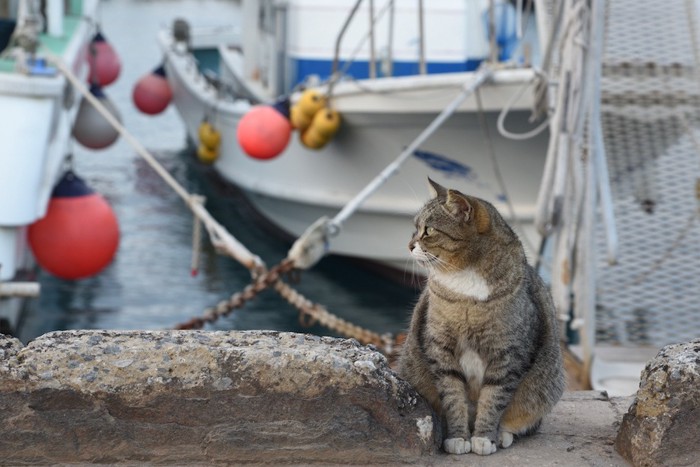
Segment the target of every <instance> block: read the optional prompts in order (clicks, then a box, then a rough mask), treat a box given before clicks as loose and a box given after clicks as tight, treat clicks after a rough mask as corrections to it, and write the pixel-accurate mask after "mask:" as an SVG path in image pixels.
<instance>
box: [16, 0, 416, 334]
mask: <svg viewBox="0 0 700 467" xmlns="http://www.w3.org/2000/svg"><path fill="white" fill-rule="evenodd" d="M237 8H238V2H235V1H233V0H228V1H225V0H220V1H212V0H209V1H207V2H202V1H197V0H152V1H139V0H120V1H103V2H102V6H101V12H100V13H101V14H100V19H101V29H102V32H103V34H104V36H105V37H106V38H107V40H108V41H109V42H110V43H111V44H112V46H113V47H114V48H115V49H116V51H117V53H118V54H119V56H120V58H121V61H122V70H121V74H120V77H119V79H118V80H117V81H116V82H115V83H114V84H112V85H110V86H108V87H106V88H105V92H106V94H107V96H108V97H109V98H110V99H111V100H112V102H114V104H115V105H116V106H117V108H118V109H119V111H120V113H121V116H122V122H123V124H124V126H125V127H126V128H127V129H128V130H129V131H130V132H131V133H132V134H133V135H134V136H135V137H136V138H137V139H138V140H140V141H141V142H142V143H143V144H144V145H145V146H146V147H147V148H148V149H149V151H151V152H152V153H153V154H154V155H155V156H156V157H157V159H158V160H159V161H160V162H161V163H162V164H163V165H164V166H165V167H166V168H167V169H168V170H169V171H170V172H171V173H172V174H173V175H174V176H175V178H176V179H177V180H178V181H179V182H180V183H181V184H183V185H184V186H185V188H186V189H187V190H188V191H190V192H191V193H198V194H202V195H204V196H205V197H206V199H207V202H206V206H207V208H208V209H209V210H210V211H211V213H212V214H213V215H214V217H215V218H216V219H217V220H218V221H219V222H221V223H222V224H223V225H224V226H225V227H226V228H227V229H228V230H229V231H230V232H231V233H232V234H233V235H234V236H236V237H237V238H238V239H239V240H240V241H241V242H242V243H244V244H245V245H246V246H247V247H248V248H249V249H250V250H251V251H252V252H254V253H256V254H258V255H259V256H261V257H262V259H263V260H264V261H265V262H266V264H268V265H274V264H276V263H277V262H279V261H280V260H282V259H283V258H284V257H285V256H286V253H287V249H288V248H289V244H288V243H286V242H285V241H282V240H280V239H279V238H277V237H275V236H272V235H271V234H270V233H269V232H268V231H266V230H264V229H263V228H262V227H261V226H260V225H259V224H258V223H256V222H255V221H254V217H255V216H254V215H253V213H252V212H251V211H250V210H249V208H248V207H246V205H245V203H244V202H243V200H242V199H241V198H240V195H238V194H237V193H236V192H235V191H234V190H231V189H230V187H227V186H225V185H222V184H221V183H218V182H217V181H216V178H215V177H214V176H213V172H212V170H211V168H209V167H205V166H203V165H201V164H200V163H198V162H197V161H196V160H195V158H194V157H193V155H194V149H193V148H192V147H190V146H188V144H187V141H186V136H185V129H184V126H183V125H182V123H181V122H180V120H179V117H178V115H177V113H176V112H175V110H174V109H173V108H169V109H167V110H166V112H164V113H163V114H161V115H158V116H155V117H152V116H147V115H144V114H141V113H139V112H138V110H136V108H135V107H134V105H133V103H132V101H131V92H132V88H133V85H134V83H136V81H137V80H138V79H139V78H140V77H142V76H143V75H145V74H147V73H150V72H151V71H152V70H153V69H154V68H156V67H157V66H158V65H159V64H160V62H161V61H162V55H161V53H160V51H159V50H158V46H157V43H156V34H157V32H158V30H160V29H161V28H165V27H169V26H170V25H171V24H172V22H173V20H175V19H176V18H184V19H186V20H187V21H188V22H190V24H191V25H192V26H193V27H196V26H205V25H212V24H220V22H221V18H223V17H228V18H230V20H231V22H233V23H235V22H236V21H237V18H236V12H237ZM72 153H73V155H74V157H73V160H74V162H73V164H74V169H75V171H76V172H77V173H78V175H80V176H81V177H82V178H84V179H85V180H86V181H87V182H88V184H89V185H91V186H92V187H93V188H94V189H95V190H96V191H97V192H99V193H100V194H102V195H103V196H104V197H105V198H106V199H107V200H108V202H109V203H110V204H111V205H112V208H113V209H114V211H115V214H116V215H117V218H118V220H119V225H120V234H121V238H120V244H119V249H118V251H117V255H116V257H115V259H114V261H113V263H112V264H111V265H110V266H108V267H107V268H106V269H105V270H104V271H103V272H102V273H101V274H99V275H97V276H95V277H92V278H89V279H83V280H78V281H66V280H61V279H57V278H55V277H52V276H51V275H49V274H48V273H46V272H43V271H39V272H38V280H39V282H40V283H41V288H42V291H41V295H40V297H39V298H37V299H34V300H32V301H31V302H30V303H29V304H28V306H27V309H26V311H25V313H24V315H23V318H22V321H21V323H20V327H19V336H18V337H19V338H20V339H21V340H23V341H24V342H27V341H29V340H31V339H33V338H35V337H37V336H38V335H41V334H43V333H45V332H48V331H52V330H64V329H117V330H128V329H167V328H171V327H173V326H175V325H176V324H178V323H180V322H183V321H187V320H188V319H189V318H191V317H193V316H197V315H201V314H202V312H203V311H204V309H205V308H207V307H210V306H213V305H215V304H216V303H218V302H219V301H220V300H222V299H226V298H228V297H229V296H230V295H231V294H232V293H235V292H238V291H240V290H242V289H243V288H244V287H245V286H246V285H247V284H249V283H250V280H251V277H250V274H249V272H248V270H247V269H246V268H244V267H243V266H241V265H239V264H238V263H236V262H235V261H234V260H233V259H230V258H228V257H223V256H220V255H218V254H217V253H216V252H215V251H214V249H213V248H212V247H211V244H210V243H209V242H208V239H207V238H206V234H204V238H203V241H202V243H201V260H200V271H199V274H198V275H196V276H194V277H193V276H192V275H191V270H190V265H191V255H192V229H193V217H192V214H191V213H190V212H189V210H188V209H187V207H186V206H185V204H184V203H183V201H182V200H181V199H180V198H179V197H178V196H177V195H176V194H175V193H174V192H173V191H172V190H171V189H170V188H168V187H167V185H166V184H165V183H164V182H163V181H162V180H161V179H160V178H159V177H158V175H157V174H156V173H155V172H154V171H153V170H152V169H151V168H150V167H149V166H148V165H147V164H146V163H145V162H144V161H143V160H142V159H141V158H140V157H139V156H138V155H137V154H136V152H135V151H134V150H133V149H132V148H131V146H129V145H128V144H127V142H126V141H124V140H123V139H119V140H118V141H117V143H115V144H114V145H113V146H111V147H110V148H107V149H105V150H100V151H91V150H87V149H85V148H82V147H80V145H79V144H78V143H75V144H74V145H73V148H72ZM410 234H411V226H410V225H409V226H407V229H406V236H405V238H397V239H396V241H397V242H404V241H406V242H407V241H408V238H409V236H410ZM294 287H295V288H296V289H297V290H299V291H300V292H301V293H303V294H304V295H306V297H307V298H309V299H310V300H312V301H314V302H317V303H319V304H321V305H323V306H325V307H327V308H328V310H329V311H330V312H332V313H335V314H337V315H339V316H341V317H342V318H344V319H346V320H348V321H350V322H352V323H354V324H357V325H359V326H363V327H366V328H369V329H371V330H373V331H377V332H380V333H384V332H393V333H396V332H400V331H402V330H403V329H404V328H405V326H406V325H407V323H408V319H409V317H410V313H411V308H412V306H413V303H414V302H415V300H416V294H417V292H416V291H415V290H413V289H410V288H407V287H405V286H401V285H399V284H397V283H394V282H391V281H389V280H387V279H385V278H383V277H381V276H379V275H376V274H374V273H372V272H370V271H368V270H366V269H364V268H360V267H359V266H357V265H356V264H354V263H351V262H349V261H346V260H343V259H339V258H326V259H324V260H323V261H322V262H321V263H320V264H319V265H318V266H317V267H315V268H314V269H313V270H310V271H307V272H304V273H303V274H301V280H300V282H299V283H298V284H295V285H294ZM209 329H221V330H231V329H237V330H249V329H273V330H280V331H296V332H313V333H317V334H324V335H334V334H333V333H332V332H331V331H329V330H326V329H324V328H322V327H320V326H312V327H310V328H307V327H304V326H302V324H301V323H300V321H299V318H298V313H297V311H296V309H295V308H293V307H292V306H291V305H289V304H288V303H287V302H285V301H284V300H283V299H282V298H280V297H279V296H278V295H277V294H276V293H275V292H274V291H271V290H266V291H264V292H262V293H261V294H260V295H259V296H257V297H256V298H255V299H254V300H252V301H251V302H249V303H248V304H247V305H246V306H245V307H244V308H242V309H240V310H236V311H234V312H233V313H232V314H230V315H229V316H227V317H225V318H223V319H220V320H219V321H218V322H216V323H215V324H213V325H211V326H210V327H209Z"/></svg>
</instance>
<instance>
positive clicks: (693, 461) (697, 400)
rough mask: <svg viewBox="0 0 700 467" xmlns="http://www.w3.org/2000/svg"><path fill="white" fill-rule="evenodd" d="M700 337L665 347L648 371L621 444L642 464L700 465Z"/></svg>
mask: <svg viewBox="0 0 700 467" xmlns="http://www.w3.org/2000/svg"><path fill="white" fill-rule="evenodd" d="M698 441H700V339H697V340H694V341H692V342H689V343H687V344H675V345H669V346H666V347H664V348H663V349H661V350H660V351H659V353H658V354H657V356H656V357H655V358H654V359H653V360H651V361H650V362H649V363H648V364H647V366H646V368H645V369H644V371H643V372H642V378H641V382H640V385H639V390H638V391H637V395H636V398H635V400H634V402H633V403H632V405H631V406H630V408H629V411H628V412H627V413H626V414H625V416H624V417H623V419H622V425H621V427H620V431H619V433H618V436H617V441H616V444H615V447H616V448H617V450H618V451H619V452H620V454H622V455H623V456H624V457H625V458H626V459H628V460H629V461H630V462H632V463H633V464H634V465H636V466H657V465H658V466H660V465H664V466H668V465H698V464H700V443H699V442H698Z"/></svg>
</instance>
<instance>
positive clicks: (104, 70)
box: [87, 32, 122, 86]
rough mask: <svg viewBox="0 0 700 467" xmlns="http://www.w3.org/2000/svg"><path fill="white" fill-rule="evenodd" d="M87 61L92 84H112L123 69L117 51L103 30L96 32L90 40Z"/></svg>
mask: <svg viewBox="0 0 700 467" xmlns="http://www.w3.org/2000/svg"><path fill="white" fill-rule="evenodd" d="M87 62H88V65H90V77H89V83H90V84H98V85H100V86H107V85H108V84H112V83H113V82H114V81H116V79H117V77H119V72H121V69H122V64H121V61H120V60H119V56H118V55H117V52H116V51H115V50H114V48H113V47H112V46H111V45H110V44H109V42H107V40H106V39H105V37H104V36H103V35H102V33H101V32H98V33H97V34H95V37H93V38H92V41H90V45H89V47H88V56H87Z"/></svg>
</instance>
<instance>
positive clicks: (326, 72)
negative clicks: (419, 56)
mask: <svg viewBox="0 0 700 467" xmlns="http://www.w3.org/2000/svg"><path fill="white" fill-rule="evenodd" d="M481 62H482V60H481V59H468V60H465V61H464V62H428V64H427V65H428V67H427V68H428V73H431V74H432V73H435V74H437V73H456V72H464V71H474V70H476V69H477V67H478V66H479V64H480V63H481ZM332 63H333V62H332V61H331V60H314V59H293V60H291V67H292V68H291V72H292V73H291V75H292V77H293V78H292V86H295V85H297V84H299V83H300V82H302V81H304V78H305V77H307V76H309V75H318V76H320V77H321V79H327V78H329V77H330V74H331V67H332ZM344 67H345V62H340V66H339V67H338V69H340V70H342V69H343V68H344ZM377 73H378V75H379V76H382V74H381V66H379V63H377ZM346 74H347V75H349V76H351V77H353V78H355V79H366V78H369V61H354V62H352V64H350V66H349V67H348V69H347V72H346ZM417 74H418V62H413V61H411V62H399V61H395V62H394V71H393V76H411V75H417Z"/></svg>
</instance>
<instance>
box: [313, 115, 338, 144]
mask: <svg viewBox="0 0 700 467" xmlns="http://www.w3.org/2000/svg"><path fill="white" fill-rule="evenodd" d="M311 128H313V129H314V131H316V133H318V134H319V135H322V136H324V137H326V138H328V139H330V138H332V137H333V135H335V133H336V132H337V131H338V128H340V114H339V113H338V111H337V110H335V109H329V108H325V109H321V110H319V111H318V112H316V115H314V119H313V120H312V121H311Z"/></svg>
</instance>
